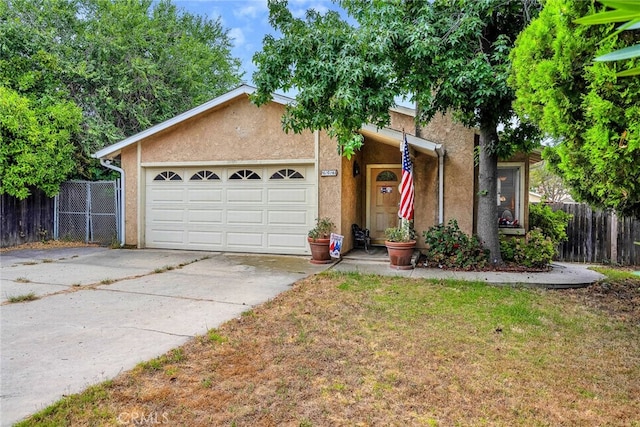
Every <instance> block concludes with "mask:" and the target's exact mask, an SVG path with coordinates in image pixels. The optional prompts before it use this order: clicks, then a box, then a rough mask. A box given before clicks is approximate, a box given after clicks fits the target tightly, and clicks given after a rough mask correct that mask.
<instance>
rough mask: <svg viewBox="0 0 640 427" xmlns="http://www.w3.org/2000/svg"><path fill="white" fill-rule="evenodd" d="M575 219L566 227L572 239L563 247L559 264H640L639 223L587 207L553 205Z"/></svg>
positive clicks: (572, 204) (577, 204)
mask: <svg viewBox="0 0 640 427" xmlns="http://www.w3.org/2000/svg"><path fill="white" fill-rule="evenodd" d="M553 208H554V209H561V210H563V211H564V212H567V213H569V214H571V215H572V216H573V218H572V219H571V220H570V221H569V225H568V226H567V235H568V238H569V240H568V241H567V242H566V243H563V244H562V245H560V248H559V252H560V255H559V258H558V260H559V261H567V262H585V263H613V264H620V265H640V246H638V245H634V242H638V241H640V220H638V219H635V218H627V217H625V218H618V217H616V215H614V214H612V213H609V212H604V211H601V210H593V209H591V208H590V207H589V206H588V205H585V204H579V203H567V204H560V205H555V206H553Z"/></svg>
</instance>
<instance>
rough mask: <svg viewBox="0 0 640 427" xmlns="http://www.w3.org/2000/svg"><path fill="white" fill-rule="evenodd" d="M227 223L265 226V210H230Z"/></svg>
mask: <svg viewBox="0 0 640 427" xmlns="http://www.w3.org/2000/svg"><path fill="white" fill-rule="evenodd" d="M227 224H232V225H238V224H242V225H259V226H265V225H266V224H265V223H264V211H248V210H246V211H245V210H229V211H227Z"/></svg>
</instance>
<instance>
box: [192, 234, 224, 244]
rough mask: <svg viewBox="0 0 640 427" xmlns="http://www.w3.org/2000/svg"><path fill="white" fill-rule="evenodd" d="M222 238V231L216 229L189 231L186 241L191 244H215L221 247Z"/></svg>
mask: <svg viewBox="0 0 640 427" xmlns="http://www.w3.org/2000/svg"><path fill="white" fill-rule="evenodd" d="M223 238H224V236H223V233H222V232H216V231H209V232H207V231H190V232H188V233H187V239H188V242H189V244H193V245H201V246H202V245H204V246H207V245H208V246H211V245H215V246H218V247H221V246H222V242H223Z"/></svg>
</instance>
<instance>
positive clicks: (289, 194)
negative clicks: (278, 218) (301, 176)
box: [267, 188, 309, 203]
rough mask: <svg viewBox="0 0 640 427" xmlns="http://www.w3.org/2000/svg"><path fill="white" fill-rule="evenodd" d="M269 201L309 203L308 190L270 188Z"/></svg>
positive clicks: (268, 191)
mask: <svg viewBox="0 0 640 427" xmlns="http://www.w3.org/2000/svg"><path fill="white" fill-rule="evenodd" d="M267 200H268V201H269V203H307V202H308V201H309V195H308V190H307V189H306V188H270V189H268V190H267Z"/></svg>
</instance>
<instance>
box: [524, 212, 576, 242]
mask: <svg viewBox="0 0 640 427" xmlns="http://www.w3.org/2000/svg"><path fill="white" fill-rule="evenodd" d="M571 217H572V215H571V214H568V213H566V212H564V211H561V210H557V211H555V212H554V211H553V209H551V206H549V205H546V204H544V203H532V204H530V205H529V229H531V230H533V229H534V228H539V229H540V231H542V234H544V235H545V236H547V237H549V238H551V240H552V241H553V243H554V245H559V244H560V243H562V242H566V241H567V224H569V220H570V219H571Z"/></svg>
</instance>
